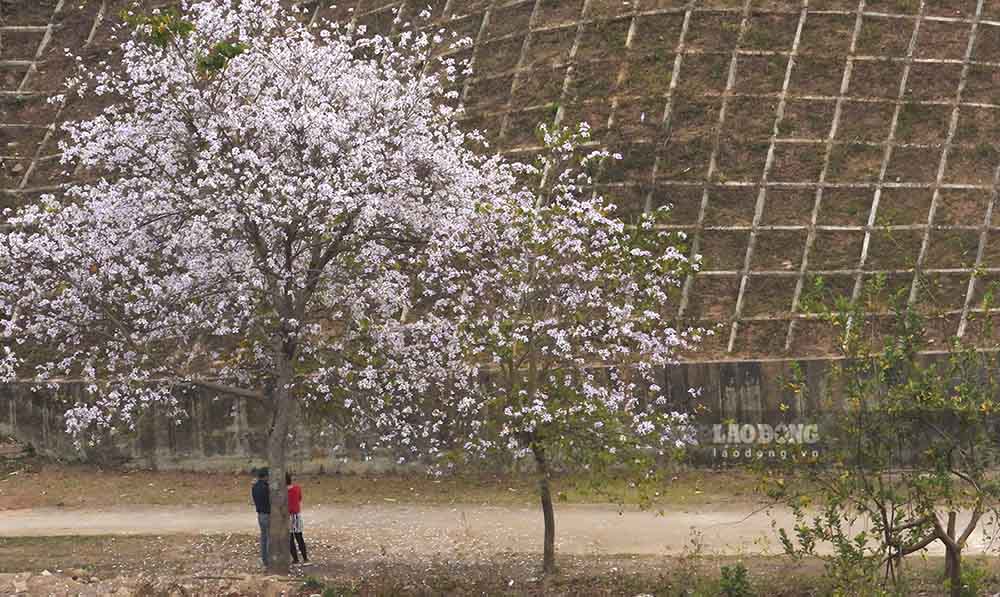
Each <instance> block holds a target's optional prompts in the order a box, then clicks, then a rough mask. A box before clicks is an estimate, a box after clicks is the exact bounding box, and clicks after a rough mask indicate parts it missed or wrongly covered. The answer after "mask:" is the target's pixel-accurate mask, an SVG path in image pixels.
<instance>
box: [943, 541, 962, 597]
mask: <svg viewBox="0 0 1000 597" xmlns="http://www.w3.org/2000/svg"><path fill="white" fill-rule="evenodd" d="M945 562H946V568H947V571H948V581H949V584H950V585H951V597H961V595H962V552H961V551H959V550H957V549H952V548H951V547H949V548H947V551H946V552H945Z"/></svg>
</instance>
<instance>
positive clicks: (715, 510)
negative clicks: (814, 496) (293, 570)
mask: <svg viewBox="0 0 1000 597" xmlns="http://www.w3.org/2000/svg"><path fill="white" fill-rule="evenodd" d="M752 512H753V507H752V506H750V505H746V506H745V507H739V506H736V505H733V506H724V507H710V506H700V507H697V508H690V509H686V510H684V511H673V512H666V513H665V514H664V515H662V516H661V515H657V514H656V513H652V512H642V511H636V510H628V511H625V512H624V513H623V514H619V512H618V510H617V509H616V508H612V507H607V506H583V505H564V506H562V507H557V508H556V539H557V548H558V550H559V551H560V552H561V553H567V554H576V555H596V554H635V555H664V554H679V553H682V552H684V551H685V550H691V549H692V548H693V544H692V542H693V541H696V542H697V543H698V544H700V546H701V549H702V550H703V552H704V553H713V554H730V555H732V554H774V553H780V551H781V547H780V544H779V543H778V541H777V535H776V531H775V530H774V529H775V527H774V526H772V525H777V527H784V528H788V529H791V527H792V526H793V524H794V518H793V517H792V516H791V514H790V513H789V512H787V511H785V510H773V511H771V512H756V513H752ZM305 518H306V525H307V529H308V533H309V534H312V535H313V536H317V535H318V536H328V537H334V538H336V539H338V540H341V541H347V542H350V543H355V544H365V545H370V546H378V548H379V549H381V550H383V551H391V552H395V553H400V552H411V553H413V554H414V555H418V554H420V555H429V554H440V555H447V554H448V553H449V552H455V553H457V552H458V551H459V550H461V551H467V550H469V549H470V548H471V549H475V550H476V551H479V552H481V553H491V552H492V553H501V552H522V553H523V552H533V551H537V550H538V548H539V545H540V538H541V522H542V521H541V513H540V511H538V510H535V509H529V508H514V507H499V506H478V505H468V506H431V505H403V504H393V503H386V504H384V505H370V506H317V507H313V508H312V509H309V510H308V511H306V512H305ZM256 530H257V529H256V518H255V516H254V515H253V512H252V511H251V509H250V507H249V506H247V507H239V506H236V505H226V506H219V507H207V506H195V507H192V508H190V509H185V508H182V507H167V506H150V507H130V508H127V509H126V508H118V509H114V510H74V509H64V508H39V509H25V510H8V511H0V536H2V537H18V536H21V537H23V536H33V537H42V536H63V535H161V534H162V535H166V534H227V533H233V534H244V533H249V534H252V533H255V532H256ZM970 548H971V551H973V552H982V551H984V550H985V549H987V548H988V545H987V544H986V543H985V541H983V539H982V537H981V536H979V535H978V534H977V535H976V536H974V538H973V540H972V541H971V545H970Z"/></svg>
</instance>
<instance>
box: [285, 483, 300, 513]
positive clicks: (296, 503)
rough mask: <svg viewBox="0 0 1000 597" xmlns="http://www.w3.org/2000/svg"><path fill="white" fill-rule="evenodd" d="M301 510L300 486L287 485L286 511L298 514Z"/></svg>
mask: <svg viewBox="0 0 1000 597" xmlns="http://www.w3.org/2000/svg"><path fill="white" fill-rule="evenodd" d="M301 511H302V488H301V487H299V486H298V485H289V486H288V513H289V514H298V513H299V512H301Z"/></svg>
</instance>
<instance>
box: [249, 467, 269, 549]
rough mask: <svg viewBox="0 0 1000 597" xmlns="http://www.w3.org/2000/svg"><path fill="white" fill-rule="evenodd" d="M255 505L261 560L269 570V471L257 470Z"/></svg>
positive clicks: (253, 489)
mask: <svg viewBox="0 0 1000 597" xmlns="http://www.w3.org/2000/svg"><path fill="white" fill-rule="evenodd" d="M250 495H251V496H253V505H254V507H255V508H256V509H257V524H259V525H260V559H261V561H263V562H264V567H265V568H267V549H268V543H270V541H269V537H268V528H269V527H268V525H269V524H270V522H271V488H270V487H269V486H268V484H267V469H266V468H261V469H257V482H256V483H254V484H253V488H252V489H251V490H250Z"/></svg>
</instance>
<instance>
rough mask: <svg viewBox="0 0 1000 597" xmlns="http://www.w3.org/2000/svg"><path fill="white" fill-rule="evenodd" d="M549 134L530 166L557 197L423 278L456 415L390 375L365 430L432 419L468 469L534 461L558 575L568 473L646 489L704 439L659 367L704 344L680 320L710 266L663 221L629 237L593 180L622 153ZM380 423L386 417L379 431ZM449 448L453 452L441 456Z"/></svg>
mask: <svg viewBox="0 0 1000 597" xmlns="http://www.w3.org/2000/svg"><path fill="white" fill-rule="evenodd" d="M542 134H543V137H544V140H545V142H546V145H547V146H548V147H549V148H550V151H549V152H548V153H546V154H544V155H543V157H542V158H541V162H540V163H539V164H537V165H535V166H531V167H527V166H522V167H521V170H522V172H523V174H524V175H526V177H527V178H531V177H534V178H535V179H539V178H544V179H545V180H548V181H549V183H548V184H547V185H546V186H545V188H544V189H543V191H542V192H541V193H527V192H524V193H520V194H516V195H506V196H505V198H506V199H507V201H505V202H501V203H488V204H487V203H484V204H482V205H481V206H480V212H481V214H482V216H483V217H482V219H481V220H479V221H478V222H477V224H476V227H472V228H468V229H466V230H465V232H466V233H468V232H472V233H473V234H472V235H471V236H468V237H467V238H466V239H465V242H464V246H463V250H462V251H461V253H459V254H458V255H457V256H455V258H454V259H452V262H453V263H457V264H458V265H454V266H453V267H451V268H449V267H441V266H438V267H431V268H426V269H425V270H424V271H423V272H422V273H421V276H422V278H421V279H422V281H423V282H424V283H426V288H425V293H426V294H425V303H426V305H427V307H426V309H427V312H428V313H434V314H435V315H436V317H438V321H439V325H438V326H436V327H427V328H424V329H423V330H422V332H421V333H425V334H432V335H440V336H444V337H451V338H454V346H455V347H456V348H455V352H454V354H453V356H454V358H455V359H456V360H457V361H459V362H460V364H458V365H455V366H450V367H449V366H446V365H444V364H443V363H441V362H439V361H436V362H435V363H436V364H434V363H429V362H426V361H428V360H429V359H428V358H427V356H426V355H422V354H419V353H417V352H416V351H414V353H413V354H411V355H410V357H409V358H410V359H412V360H415V361H416V360H420V359H424V361H425V365H424V366H426V367H440V368H442V369H448V370H450V371H452V372H453V373H454V374H455V378H454V379H452V380H451V382H450V383H449V384H447V385H445V386H441V387H438V388H437V391H438V392H439V393H440V394H441V395H446V396H451V397H452V398H451V399H447V400H444V404H446V405H447V406H444V407H442V408H440V409H437V410H436V411H431V410H430V409H429V408H426V407H424V406H421V405H420V404H414V403H413V402H412V401H410V400H407V399H406V398H405V397H404V396H405V395H407V392H409V391H410V388H411V386H412V384H411V383H410V381H409V380H407V379H406V377H405V375H401V374H398V373H396V372H395V370H397V369H398V370H413V369H415V367H412V366H409V365H404V366H400V367H392V366H386V367H382V368H381V369H380V371H381V373H382V374H384V375H386V376H388V377H387V379H386V380H385V383H386V386H388V387H389V388H390V389H388V390H385V391H380V392H378V393H377V396H373V398H372V399H371V400H370V401H368V402H366V403H365V405H364V407H363V408H361V409H360V410H361V413H363V414H364V415H365V416H364V417H363V418H362V419H361V420H360V421H359V423H360V424H362V425H364V424H366V423H371V424H375V425H376V426H378V425H381V429H382V434H383V441H384V442H385V443H387V444H396V445H398V443H399V441H398V439H399V438H398V431H397V429H398V428H399V427H403V428H408V427H409V426H408V425H400V423H401V422H404V421H410V420H411V419H414V418H417V419H420V420H423V421H426V422H425V431H424V433H423V434H422V437H425V438H426V437H431V438H433V437H438V436H439V435H440V433H441V432H442V430H448V431H449V433H448V436H449V440H448V441H449V442H451V444H452V445H453V446H454V448H455V450H456V451H457V452H458V456H459V457H461V458H466V459H478V458H489V457H491V456H497V455H499V456H501V457H505V458H513V459H514V460H517V459H522V458H525V457H529V458H531V459H532V460H533V462H534V468H535V470H536V472H537V476H538V488H539V498H540V501H541V506H542V512H543V519H544V553H543V567H544V570H545V571H546V572H551V571H552V570H554V568H555V551H554V535H555V517H554V507H553V490H552V483H553V474H554V472H555V469H556V468H557V467H565V468H566V469H569V470H573V471H575V472H581V473H589V474H590V476H591V478H595V479H599V480H600V481H601V482H603V481H606V480H607V479H608V477H609V476H612V475H613V476H617V477H621V478H624V479H627V480H629V481H630V482H632V483H633V484H636V483H638V484H641V483H643V482H644V481H650V480H652V479H653V478H654V477H655V474H656V473H655V470H656V468H657V463H658V462H660V463H662V462H663V460H664V459H667V458H670V457H672V456H673V455H674V454H675V453H676V452H677V451H678V450H681V449H683V447H684V446H685V445H687V444H688V443H689V442H690V441H691V440H692V430H691V426H690V422H689V420H688V418H687V416H686V415H685V414H683V413H682V412H678V409H677V403H676V402H675V403H671V402H669V401H668V399H667V397H666V395H665V391H664V389H663V388H661V387H660V386H659V385H657V383H658V378H657V374H658V371H662V368H664V367H667V366H669V365H671V364H673V363H675V362H676V359H677V357H678V354H679V353H680V352H681V351H685V350H690V349H692V348H694V347H695V346H696V345H697V344H698V342H699V340H700V338H701V335H702V334H703V333H704V332H702V331H701V330H697V329H687V328H682V327H677V326H675V325H674V324H672V323H671V320H670V318H671V314H672V313H674V312H675V298H676V296H677V292H678V289H679V287H680V284H681V282H682V281H683V280H684V277H685V276H686V275H687V274H688V272H690V271H691V270H693V269H696V268H697V262H691V261H689V259H688V258H687V257H686V256H685V253H684V251H683V250H682V243H683V238H682V237H680V236H678V235H677V234H675V233H671V232H667V231H665V230H663V229H662V228H661V227H658V226H657V224H658V222H659V221H660V220H661V219H662V217H663V216H664V213H663V212H658V213H654V214H647V215H645V216H643V217H642V218H641V219H640V220H639V221H638V222H636V223H633V224H630V225H627V224H626V223H625V222H623V221H622V220H621V219H619V218H618V217H617V215H618V214H617V212H616V210H615V207H614V205H613V204H611V203H610V202H609V201H608V200H606V199H605V198H604V197H603V196H601V195H600V194H597V193H594V192H593V190H592V185H593V181H594V172H595V171H597V170H598V169H599V168H600V166H601V162H602V161H603V160H608V159H615V158H616V157H617V156H612V155H610V154H609V153H608V152H607V151H594V152H591V153H589V154H587V155H584V156H582V157H579V148H580V147H581V146H582V145H584V144H585V143H586V142H587V141H588V140H589V129H588V128H587V127H586V126H585V125H584V126H581V127H580V129H579V130H576V131H572V130H566V129H559V130H554V129H553V130H549V129H546V128H544V127H543V128H542ZM440 259H441V263H448V262H449V259H450V258H449V257H448V256H447V255H440ZM430 320H431V319H430V318H429V317H427V316H425V317H424V321H425V322H428V321H430ZM411 333H416V330H411ZM395 354H397V355H398V354H400V353H399V352H398V351H397V352H396V353H395ZM441 354H442V353H435V355H434V357H435V358H436V357H438V356H440V355H441ZM463 367H464V369H463ZM372 374H373V375H375V374H376V372H375V371H373V372H372ZM437 379H444V378H443V377H438V378H437ZM470 379H475V380H476V381H475V382H474V383H473V382H471V381H468V380H470ZM377 385H378V387H380V388H384V387H386V386H383V385H381V384H377ZM400 386H403V387H400ZM457 387H462V388H464V390H462V391H456V389H455V388H457ZM387 395H388V396H393V397H394V398H383V397H384V396H387ZM675 400H676V397H675ZM678 402H679V401H678ZM372 412H380V413H382V414H381V415H380V418H379V419H378V420H372V419H371V418H370V416H369V415H370V414H371V413H372ZM446 451H447V447H446V443H441V444H440V452H439V453H438V455H439V456H441V457H444V456H445V455H446V454H445V452H446ZM419 452H420V450H419V449H418V448H416V447H414V454H416V453H419ZM454 455H455V454H454V453H452V456H454ZM508 462H509V460H508ZM601 484H603V483H598V484H597V485H601Z"/></svg>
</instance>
